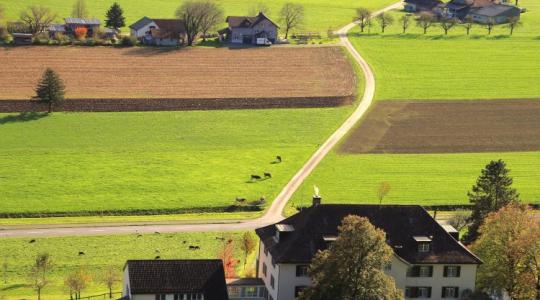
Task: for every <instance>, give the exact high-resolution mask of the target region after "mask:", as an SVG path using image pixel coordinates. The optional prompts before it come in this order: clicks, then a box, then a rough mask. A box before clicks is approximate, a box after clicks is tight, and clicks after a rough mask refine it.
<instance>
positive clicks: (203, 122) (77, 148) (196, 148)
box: [0, 107, 351, 213]
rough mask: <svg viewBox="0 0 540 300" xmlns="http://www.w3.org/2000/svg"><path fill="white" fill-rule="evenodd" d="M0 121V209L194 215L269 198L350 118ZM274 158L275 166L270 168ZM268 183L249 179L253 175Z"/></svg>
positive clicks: (237, 115) (260, 114) (241, 115)
mask: <svg viewBox="0 0 540 300" xmlns="http://www.w3.org/2000/svg"><path fill="white" fill-rule="evenodd" d="M350 111H351V108H350V107H343V108H330V109H283V110H252V111H248V110H237V111H193V112H147V113H53V114H52V115H49V116H46V117H42V118H39V119H37V120H29V121H24V120H21V119H20V118H16V117H14V116H16V115H6V114H4V115H0V136H2V143H0V169H2V174H1V175H0V203H2V204H1V205H0V212H12V213H14V212H51V211H64V212H65V211H71V212H73V211H87V210H90V211H98V212H99V211H101V210H110V209H113V210H125V209H162V208H168V209H173V208H174V209H192V208H201V207H203V208H210V209H212V208H213V207H214V208H215V207H222V206H228V205H231V204H233V203H234V202H235V198H236V197H244V198H247V199H248V200H256V199H259V198H260V197H263V196H264V197H266V198H267V199H268V200H269V201H270V200H272V199H273V198H274V197H275V196H276V195H277V194H278V193H279V191H280V189H281V188H282V187H283V186H284V185H285V183H286V182H288V180H289V179H290V178H291V177H292V176H293V174H294V173H295V172H296V171H297V170H298V169H299V168H300V166H301V165H302V164H303V163H304V161H305V160H307V159H308V157H309V156H310V155H311V154H312V153H313V151H315V149H316V148H317V146H318V145H319V144H320V143H321V142H322V141H324V139H325V138H326V137H327V136H328V135H330V133H331V132H332V131H333V130H334V129H335V128H336V127H337V126H338V125H339V124H340V122H341V121H342V120H343V119H344V118H345V117H346V116H347V115H348V114H349V113H350ZM276 155H281V156H282V157H283V163H280V164H273V163H272V162H273V161H274V160H275V157H276ZM263 172H270V173H271V174H272V176H273V178H272V179H268V180H263V181H260V182H255V183H252V182H250V176H251V174H258V175H261V176H262V174H263Z"/></svg>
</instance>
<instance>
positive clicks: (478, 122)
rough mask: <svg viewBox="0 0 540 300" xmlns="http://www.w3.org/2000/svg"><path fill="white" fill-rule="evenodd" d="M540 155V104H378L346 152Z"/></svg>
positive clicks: (342, 148) (507, 102)
mask: <svg viewBox="0 0 540 300" xmlns="http://www.w3.org/2000/svg"><path fill="white" fill-rule="evenodd" d="M539 150H540V101H535V100H492V101H455V102H379V103H377V105H376V106H375V108H374V109H373V111H371V112H370V113H369V115H368V116H367V118H366V119H365V120H364V121H363V122H362V124H361V125H360V126H359V127H358V128H357V129H356V130H355V131H354V132H353V133H352V134H351V135H350V136H349V138H348V139H347V140H346V141H345V142H344V143H343V145H342V146H341V148H340V151H341V152H345V153H457V152H502V151H539Z"/></svg>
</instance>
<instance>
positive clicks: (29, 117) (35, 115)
mask: <svg viewBox="0 0 540 300" xmlns="http://www.w3.org/2000/svg"><path fill="white" fill-rule="evenodd" d="M47 116H49V113H46V112H22V113H20V114H18V115H7V116H4V117H0V125H4V124H8V123H16V122H30V121H37V120H39V119H42V118H45V117H47Z"/></svg>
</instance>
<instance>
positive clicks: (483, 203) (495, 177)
mask: <svg viewBox="0 0 540 300" xmlns="http://www.w3.org/2000/svg"><path fill="white" fill-rule="evenodd" d="M508 173H510V170H508V169H507V168H506V164H505V163H504V161H502V160H498V161H491V162H490V163H489V164H488V165H487V166H486V167H485V168H484V169H483V170H482V174H481V175H480V177H478V179H477V180H476V185H474V186H473V187H472V190H471V191H470V192H468V193H467V195H468V196H469V201H470V202H471V203H472V204H473V205H474V207H473V211H472V214H471V217H470V220H469V221H470V225H469V230H468V232H467V234H466V235H465V237H464V240H465V242H466V243H472V242H473V241H475V240H476V238H477V237H478V229H479V228H480V226H481V225H482V224H483V222H484V219H485V218H486V217H487V215H488V214H489V213H491V212H496V211H498V210H499V209H501V208H502V207H503V206H506V205H507V204H509V203H513V202H519V194H518V193H517V191H516V190H515V189H513V188H511V186H512V183H513V180H512V178H511V177H510V176H509V175H508Z"/></svg>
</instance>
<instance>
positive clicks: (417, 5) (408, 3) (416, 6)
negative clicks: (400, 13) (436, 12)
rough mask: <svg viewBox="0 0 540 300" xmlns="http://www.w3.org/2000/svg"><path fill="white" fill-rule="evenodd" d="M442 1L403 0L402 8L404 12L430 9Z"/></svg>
mask: <svg viewBox="0 0 540 300" xmlns="http://www.w3.org/2000/svg"><path fill="white" fill-rule="evenodd" d="M442 3H443V2H442V1H440V0H405V3H404V6H403V9H404V10H405V11H406V12H421V11H431V10H433V9H434V8H435V7H437V6H439V5H442Z"/></svg>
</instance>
